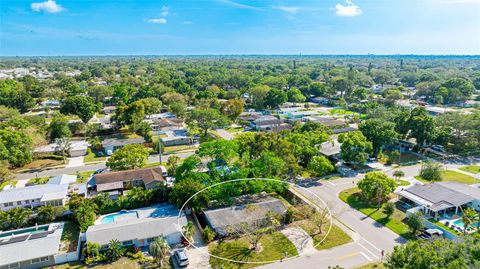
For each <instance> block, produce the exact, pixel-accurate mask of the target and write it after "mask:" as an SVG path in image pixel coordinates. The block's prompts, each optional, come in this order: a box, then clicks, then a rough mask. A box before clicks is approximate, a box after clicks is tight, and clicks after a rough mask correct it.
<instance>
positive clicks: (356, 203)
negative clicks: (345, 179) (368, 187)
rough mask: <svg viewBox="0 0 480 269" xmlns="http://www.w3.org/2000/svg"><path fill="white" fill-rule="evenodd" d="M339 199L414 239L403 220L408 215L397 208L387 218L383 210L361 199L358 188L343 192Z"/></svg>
mask: <svg viewBox="0 0 480 269" xmlns="http://www.w3.org/2000/svg"><path fill="white" fill-rule="evenodd" d="M339 197H340V199H341V200H342V201H344V202H345V203H347V204H348V205H350V206H351V207H353V208H355V209H357V210H359V211H360V212H362V213H363V214H365V215H367V216H368V217H370V218H372V219H374V220H376V221H377V222H379V223H381V224H382V225H384V226H385V227H387V228H389V229H390V230H392V231H393V232H395V233H396V234H399V235H401V236H403V237H405V238H408V239H411V238H413V236H412V234H411V233H410V230H409V228H408V226H407V225H406V224H405V223H404V222H403V220H404V219H405V218H406V214H405V212H403V211H401V210H399V209H398V208H395V211H394V212H393V214H392V215H391V216H390V217H389V218H387V215H385V214H384V213H383V212H382V209H378V208H377V207H376V206H372V205H370V204H368V203H365V202H364V201H363V200H362V199H361V198H360V190H359V189H358V188H352V189H348V190H345V191H342V192H341V193H340V194H339Z"/></svg>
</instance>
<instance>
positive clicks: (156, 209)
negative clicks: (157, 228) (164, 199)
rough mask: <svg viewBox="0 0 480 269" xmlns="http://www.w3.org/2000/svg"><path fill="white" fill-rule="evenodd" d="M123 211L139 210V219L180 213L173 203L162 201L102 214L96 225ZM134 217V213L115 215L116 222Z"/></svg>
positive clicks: (173, 215)
mask: <svg viewBox="0 0 480 269" xmlns="http://www.w3.org/2000/svg"><path fill="white" fill-rule="evenodd" d="M122 212H137V218H139V219H145V218H167V217H176V216H178V213H179V211H178V209H177V208H176V207H175V206H173V205H172V204H169V203H161V204H156V205H153V206H149V207H142V208H136V209H131V210H126V211H118V212H113V213H110V214H106V215H102V216H100V217H98V218H97V219H96V220H95V225H99V224H104V223H103V222H102V220H103V219H104V218H105V217H107V216H112V215H116V214H119V213H122ZM132 218H135V216H133V214H132V215H128V214H125V215H124V216H117V217H115V222H121V221H124V220H129V219H132Z"/></svg>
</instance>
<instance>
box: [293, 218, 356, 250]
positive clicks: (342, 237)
mask: <svg viewBox="0 0 480 269" xmlns="http://www.w3.org/2000/svg"><path fill="white" fill-rule="evenodd" d="M299 226H300V227H301V228H302V229H303V230H304V231H305V232H307V233H308V234H309V235H310V236H311V237H312V238H313V245H314V246H315V248H316V249H317V250H322V249H329V248H333V247H336V246H340V245H343V244H347V243H350V242H352V239H351V238H350V236H348V235H347V234H346V233H345V232H344V231H342V229H340V228H339V227H338V226H336V225H333V226H332V229H331V230H330V233H329V234H328V235H327V238H325V236H324V234H315V227H314V226H313V224H312V223H311V222H310V221H309V220H303V221H300V222H299ZM328 228H329V225H325V227H324V231H328ZM324 238H325V240H323V239H324ZM322 240H323V242H322V243H320V241H322Z"/></svg>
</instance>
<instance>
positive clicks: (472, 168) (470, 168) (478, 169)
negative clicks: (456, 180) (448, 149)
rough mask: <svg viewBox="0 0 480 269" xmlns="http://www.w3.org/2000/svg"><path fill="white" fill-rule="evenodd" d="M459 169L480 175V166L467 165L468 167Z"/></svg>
mask: <svg viewBox="0 0 480 269" xmlns="http://www.w3.org/2000/svg"><path fill="white" fill-rule="evenodd" d="M458 169H460V170H462V171H465V172H468V173H472V174H478V173H480V165H467V166H463V167H460V168H458Z"/></svg>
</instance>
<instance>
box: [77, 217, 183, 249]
mask: <svg viewBox="0 0 480 269" xmlns="http://www.w3.org/2000/svg"><path fill="white" fill-rule="evenodd" d="M177 221H178V222H177ZM178 223H180V226H179V225H178ZM185 224H187V218H186V217H185V216H182V217H180V220H177V216H174V217H166V218H145V219H128V220H123V221H120V222H110V223H104V224H99V225H95V226H90V227H88V230H87V232H86V236H87V241H89V242H95V243H97V244H100V245H106V244H108V242H110V240H112V239H117V240H118V241H120V242H123V241H129V240H137V239H147V238H153V237H158V236H161V235H164V236H169V235H171V234H175V233H179V232H180V230H181V226H183V225H185Z"/></svg>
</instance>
